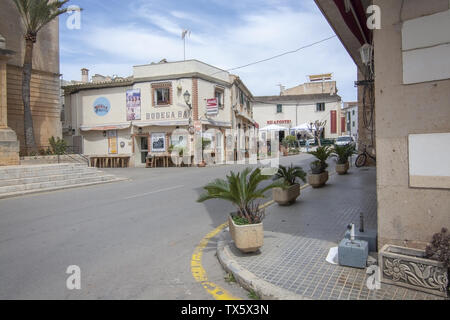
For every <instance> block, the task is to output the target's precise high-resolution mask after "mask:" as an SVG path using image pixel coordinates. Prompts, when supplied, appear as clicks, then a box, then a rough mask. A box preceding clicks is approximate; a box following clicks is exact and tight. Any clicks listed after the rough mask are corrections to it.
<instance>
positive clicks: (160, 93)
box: [155, 88, 170, 105]
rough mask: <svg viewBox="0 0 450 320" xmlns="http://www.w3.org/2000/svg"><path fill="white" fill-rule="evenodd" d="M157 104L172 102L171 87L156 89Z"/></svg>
mask: <svg viewBox="0 0 450 320" xmlns="http://www.w3.org/2000/svg"><path fill="white" fill-rule="evenodd" d="M155 99H156V105H161V104H170V89H169V88H160V89H155Z"/></svg>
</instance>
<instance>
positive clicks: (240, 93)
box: [239, 90, 245, 105]
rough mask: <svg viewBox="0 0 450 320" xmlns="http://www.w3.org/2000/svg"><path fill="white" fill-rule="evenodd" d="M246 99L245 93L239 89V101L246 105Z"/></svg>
mask: <svg viewBox="0 0 450 320" xmlns="http://www.w3.org/2000/svg"><path fill="white" fill-rule="evenodd" d="M244 100H245V96H244V93H243V92H242V91H241V90H239V102H240V103H241V105H244Z"/></svg>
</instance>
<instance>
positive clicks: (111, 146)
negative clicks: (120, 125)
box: [108, 130, 117, 154]
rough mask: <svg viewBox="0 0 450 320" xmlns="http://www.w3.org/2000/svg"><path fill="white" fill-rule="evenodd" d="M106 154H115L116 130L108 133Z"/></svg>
mask: <svg viewBox="0 0 450 320" xmlns="http://www.w3.org/2000/svg"><path fill="white" fill-rule="evenodd" d="M108 153H109V154H117V130H109V131H108Z"/></svg>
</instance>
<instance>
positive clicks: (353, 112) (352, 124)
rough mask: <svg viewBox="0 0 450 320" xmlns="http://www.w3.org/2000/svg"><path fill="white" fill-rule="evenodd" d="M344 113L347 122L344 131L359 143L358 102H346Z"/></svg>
mask: <svg viewBox="0 0 450 320" xmlns="http://www.w3.org/2000/svg"><path fill="white" fill-rule="evenodd" d="M342 111H343V114H344V117H345V120H346V128H345V130H344V131H345V132H346V133H347V135H349V136H352V137H354V138H355V141H358V102H344V107H343V108H342Z"/></svg>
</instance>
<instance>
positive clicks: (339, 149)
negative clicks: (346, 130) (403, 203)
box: [332, 144, 356, 175]
mask: <svg viewBox="0 0 450 320" xmlns="http://www.w3.org/2000/svg"><path fill="white" fill-rule="evenodd" d="M355 153H356V152H355V146H353V145H350V144H348V145H344V146H339V145H336V146H334V149H333V154H332V155H333V156H334V157H336V158H337V163H336V173H337V174H340V175H342V174H346V173H347V171H348V169H349V167H350V165H349V162H348V158H350V156H351V155H353V154H355Z"/></svg>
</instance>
